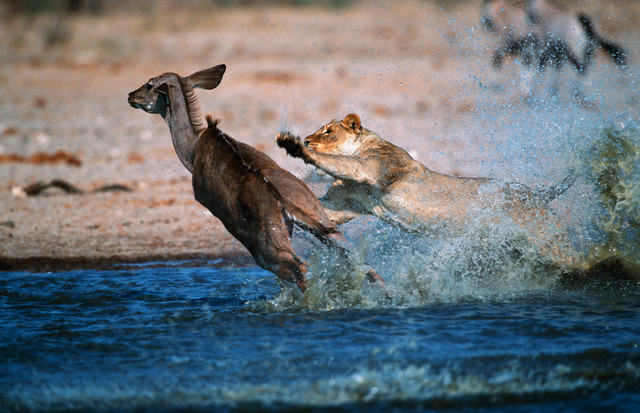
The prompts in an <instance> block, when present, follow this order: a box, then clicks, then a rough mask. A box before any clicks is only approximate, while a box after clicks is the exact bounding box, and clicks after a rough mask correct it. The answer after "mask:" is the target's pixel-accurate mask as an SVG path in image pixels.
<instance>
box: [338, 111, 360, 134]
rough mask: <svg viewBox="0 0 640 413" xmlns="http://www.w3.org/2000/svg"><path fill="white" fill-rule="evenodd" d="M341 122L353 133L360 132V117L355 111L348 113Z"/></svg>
mask: <svg viewBox="0 0 640 413" xmlns="http://www.w3.org/2000/svg"><path fill="white" fill-rule="evenodd" d="M342 123H343V124H344V125H345V126H346V127H348V128H349V129H351V130H352V131H354V132H355V133H360V130H361V129H362V126H361V125H360V118H359V117H358V115H356V114H355V113H350V114H348V115H347V117H346V118H344V120H343V121H342Z"/></svg>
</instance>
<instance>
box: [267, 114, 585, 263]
mask: <svg viewBox="0 0 640 413" xmlns="http://www.w3.org/2000/svg"><path fill="white" fill-rule="evenodd" d="M276 143H277V144H278V146H280V147H282V148H284V149H285V150H286V151H287V153H288V154H289V155H290V156H293V157H296V158H300V159H302V160H303V161H304V162H305V163H308V164H311V165H314V166H315V167H316V168H318V169H320V170H322V171H324V172H326V173H327V174H329V175H331V176H332V177H333V178H335V181H334V182H333V184H332V186H331V187H330V188H329V190H328V191H327V193H326V194H325V196H324V197H323V198H321V201H322V203H323V205H324V207H325V208H326V210H327V213H328V215H329V217H330V218H331V220H332V221H333V222H334V223H336V224H342V223H345V222H347V221H350V220H352V219H354V218H356V217H357V216H359V215H363V214H369V215H374V216H376V217H378V218H379V219H381V220H382V221H384V222H387V223H389V224H392V225H394V226H399V227H401V228H403V229H404V230H406V231H410V232H415V233H421V234H422V233H433V232H434V231H439V230H440V229H442V228H447V232H450V233H455V232H457V231H458V232H459V231H460V230H462V231H464V228H466V227H467V226H468V225H470V222H471V221H473V220H474V219H475V218H479V217H480V218H482V217H484V216H489V217H491V218H490V219H489V222H488V225H490V226H493V225H496V222H495V219H501V218H500V217H501V216H502V217H503V218H510V219H511V220H513V221H514V222H515V223H516V224H518V225H522V227H523V228H524V227H526V228H531V229H532V231H533V232H535V233H534V234H532V238H533V239H535V242H537V243H538V245H539V246H540V250H541V251H542V252H543V253H544V254H546V255H548V256H549V258H550V259H551V260H552V261H553V262H554V263H555V264H557V265H558V266H560V267H562V268H567V267H569V268H574V267H575V265H576V264H575V262H574V258H575V256H574V252H575V251H574V250H573V249H572V247H570V246H569V245H568V244H567V240H566V237H565V235H564V228H563V226H562V225H561V223H560V222H559V220H558V219H557V218H556V217H555V215H554V214H553V212H552V211H551V209H550V208H548V206H547V204H548V203H549V202H551V201H552V200H553V199H555V198H557V197H558V196H560V195H561V194H562V193H564V192H565V191H566V190H567V189H568V188H569V187H570V186H571V185H572V184H573V183H574V182H575V180H576V178H577V177H576V176H575V175H574V174H570V175H569V176H568V177H567V178H565V179H564V180H563V181H562V182H560V183H559V184H558V185H556V186H553V187H551V188H548V189H545V190H540V191H533V190H531V189H529V188H528V187H526V186H525V185H522V184H519V183H515V182H504V181H500V180H497V179H491V178H474V177H458V176H453V175H446V174H442V173H438V172H435V171H432V170H430V169H428V168H427V167H426V166H424V165H423V164H422V163H420V162H419V161H417V160H415V159H413V158H412V157H411V155H409V153H407V151H405V150H404V149H402V148H400V147H398V146H396V145H394V144H392V143H390V142H387V141H386V140H384V139H382V138H381V137H380V136H378V135H377V134H376V133H374V132H372V131H370V130H368V129H365V128H364V127H362V125H361V122H360V118H359V117H358V116H357V115H356V114H353V113H352V114H349V115H347V116H346V117H345V118H344V120H334V121H331V122H329V123H327V124H326V125H324V126H322V127H321V128H320V129H319V130H318V131H317V132H315V133H313V134H312V135H309V136H307V137H306V138H305V139H304V141H303V140H301V139H300V138H299V137H296V136H293V135H291V134H289V133H288V132H282V133H280V134H278V136H277V137H276ZM440 233H441V232H440Z"/></svg>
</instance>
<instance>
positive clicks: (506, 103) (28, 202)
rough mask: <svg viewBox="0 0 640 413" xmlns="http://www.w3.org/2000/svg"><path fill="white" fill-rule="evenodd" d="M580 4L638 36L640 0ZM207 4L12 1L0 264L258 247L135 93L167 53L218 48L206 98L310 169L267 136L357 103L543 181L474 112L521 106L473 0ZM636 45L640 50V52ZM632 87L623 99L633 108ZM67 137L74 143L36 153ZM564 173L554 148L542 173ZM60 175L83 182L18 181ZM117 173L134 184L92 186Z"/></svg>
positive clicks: (357, 107) (191, 58) (191, 255)
mask: <svg viewBox="0 0 640 413" xmlns="http://www.w3.org/2000/svg"><path fill="white" fill-rule="evenodd" d="M582 6H583V9H585V10H587V11H588V12H590V13H591V14H592V15H593V16H595V19H596V21H597V22H598V24H599V27H600V28H601V30H603V31H606V33H607V34H608V35H609V36H612V37H614V38H616V39H617V40H618V41H620V42H622V43H623V44H626V45H630V46H633V45H637V44H639V43H638V39H639V37H640V36H639V34H638V32H637V30H636V23H635V22H637V21H639V19H640V4H636V3H635V2H631V1H630V2H616V6H614V8H612V9H605V7H604V6H602V5H600V3H599V2H595V1H593V2H591V1H588V2H584V4H583V5H582ZM200 7H201V8H198V9H195V10H189V11H182V12H179V13H174V12H172V13H169V12H168V10H166V9H164V8H163V7H162V6H156V7H155V8H153V9H151V10H143V11H138V12H137V13H133V14H131V13H125V12H124V11H122V10H120V11H118V10H115V11H111V12H109V13H107V14H106V15H104V16H86V15H84V16H83V15H80V16H73V17H60V16H50V15H40V16H36V17H32V18H29V19H27V18H20V17H18V18H16V19H13V20H12V21H10V22H8V23H7V24H6V25H3V27H2V28H1V29H0V35H1V39H2V44H4V45H8V47H6V48H3V49H2V50H0V62H1V66H0V81H1V82H2V85H3V86H2V88H3V99H2V101H1V102H0V108H1V110H0V155H3V156H0V160H1V162H0V270H35V271H47V270H52V269H61V268H62V269H67V268H78V267H98V268H107V267H111V266H113V265H114V264H118V263H127V262H141V261H164V260H181V259H197V260H207V261H210V262H211V263H212V265H216V263H217V264H218V265H229V264H231V263H233V264H237V265H245V264H250V263H252V259H251V257H250V256H249V255H248V254H247V252H246V250H245V249H244V248H243V247H242V245H240V244H239V243H238V242H237V241H235V240H234V239H232V237H230V236H229V235H228V234H227V233H226V231H225V230H224V228H223V227H222V225H221V224H220V222H219V221H218V220H216V219H214V218H213V217H211V214H210V213H209V212H208V211H207V210H205V209H204V208H203V207H201V206H200V205H199V204H197V203H196V201H195V200H194V199H193V194H192V189H191V183H190V176H189V174H188V172H187V171H186V170H185V169H184V168H183V167H182V165H181V164H180V163H179V161H178V159H177V157H176V156H175V153H174V152H173V148H172V146H171V142H170V137H169V132H168V129H167V127H166V125H165V124H164V123H163V122H162V120H161V118H160V117H158V116H150V115H148V114H145V113H143V112H142V111H136V110H134V109H132V108H131V107H129V106H128V105H127V102H126V98H127V93H128V92H129V91H131V90H133V89H135V88H137V87H138V86H140V85H141V84H143V83H144V82H146V80H147V79H148V78H150V77H152V76H155V75H157V74H160V73H162V72H165V71H174V72H177V73H180V74H182V75H188V74H190V73H192V72H195V71H197V70H200V69H203V68H206V67H210V66H213V65H216V64H219V63H226V64H227V66H228V71H227V74H226V75H225V78H224V79H223V81H222V84H221V85H220V87H219V88H218V89H216V90H215V91H212V92H204V91H203V92H200V93H199V96H200V101H201V104H202V105H203V108H204V112H205V113H212V114H213V115H214V116H215V117H218V118H220V119H221V121H222V122H221V128H222V129H223V130H225V131H226V132H228V133H229V134H230V135H232V136H234V137H235V138H237V139H239V140H243V141H244V142H247V143H249V144H252V145H254V146H256V147H257V148H259V149H261V150H263V151H265V152H266V153H267V154H269V155H270V156H272V157H273V158H274V159H275V160H276V161H277V162H278V163H280V164H281V165H282V166H284V167H285V168H287V169H289V170H291V171H293V172H294V173H296V174H297V175H298V176H300V177H305V176H306V174H307V173H308V172H309V169H308V168H307V167H305V166H304V165H303V164H302V163H301V162H299V161H297V160H293V159H291V158H287V157H286V156H285V154H284V152H283V151H282V150H279V149H278V148H277V147H276V146H275V144H274V143H273V141H274V137H275V134H276V133H277V131H278V130H279V128H282V127H284V126H286V127H288V128H290V129H291V130H292V131H293V132H294V133H299V134H302V135H305V134H309V133H311V132H313V131H314V130H316V129H317V128H318V127H319V126H321V125H322V124H323V123H325V122H327V121H329V120H331V119H333V118H339V117H343V116H345V115H346V114H347V113H349V112H356V113H358V114H359V115H360V116H361V118H362V120H363V124H364V125H365V126H366V127H368V128H369V129H372V130H375V131H377V132H379V133H380V134H381V135H382V136H385V137H388V138H389V139H391V140H393V141H394V142H396V143H397V144H399V145H401V146H403V147H405V148H407V149H408V150H409V151H411V153H413V154H415V155H416V157H417V158H418V159H420V160H421V161H423V162H424V163H425V164H427V165H429V166H430V167H431V168H433V169H435V170H438V171H442V172H448V173H458V174H465V175H486V174H491V175H492V176H497V177H500V178H509V179H517V180H524V181H525V183H527V184H537V183H538V181H536V179H537V178H538V176H532V177H519V176H514V174H516V173H517V171H515V172H514V170H513V169H509V168H506V167H505V166H504V162H505V160H504V159H497V158H496V153H495V151H494V148H495V145H496V144H497V143H499V141H500V139H502V138H500V137H496V136H495V135H493V134H482V133H478V129H473V128H470V125H474V124H476V120H477V119H478V116H479V110H478V108H480V107H482V114H483V119H486V118H487V116H492V115H491V114H489V115H487V111H489V112H491V111H495V116H496V117H499V113H501V112H504V111H505V110H510V109H509V108H513V107H517V108H519V109H518V110H523V108H524V110H526V108H525V107H524V106H523V103H522V102H520V101H519V100H518V97H517V96H515V95H514V94H512V93H509V82H510V80H509V79H512V78H514V77H515V76H517V74H516V71H515V68H513V67H511V66H509V65H507V67H506V68H505V70H503V71H502V72H495V71H493V70H492V69H491V68H490V67H489V64H488V60H489V56H490V47H491V44H492V40H491V39H490V37H489V36H487V34H486V33H484V32H482V31H481V28H480V25H479V10H478V7H477V2H475V1H469V2H459V3H456V5H455V6H453V7H449V8H441V7H440V6H439V3H425V2H418V1H402V2H393V3H391V2H364V1H363V2H355V3H353V4H352V5H351V6H349V7H348V8H344V9H330V8H298V9H296V8H288V7H265V8H225V9H215V8H213V7H212V6H209V7H207V8H202V6H200ZM55 30H62V31H63V33H64V36H65V37H64V41H61V42H53V41H52V40H51V39H50V35H51V33H53V32H54V31H55ZM52 42H53V43H52ZM630 49H631V50H630V54H631V59H632V62H634V61H638V59H637V56H636V54H635V51H634V50H633V47H630ZM592 76H594V79H596V81H597V79H598V76H599V77H601V78H605V79H615V80H613V82H614V83H615V84H616V87H618V88H620V89H621V90H624V88H625V83H624V82H625V81H627V80H625V78H620V75H619V74H618V71H617V69H616V68H611V67H605V68H602V69H599V70H598V71H596V73H595V74H594V75H592ZM592 80H593V79H592ZM487 85H488V87H489V89H491V90H497V91H498V92H491V93H492V102H493V103H492V105H490V106H489V107H488V108H487V107H485V106H483V105H482V103H481V101H483V100H486V96H485V95H484V93H485V91H486V87H487ZM638 102H639V99H636V100H635V101H632V100H630V99H627V100H626V101H625V105H631V106H633V105H635V106H633V107H631V110H635V112H636V113H638V112H639V111H638V106H639V103H638ZM601 110H604V109H601ZM603 116H606V114H605V113H603ZM285 123H286V125H285ZM61 150H62V151H64V152H65V153H67V154H69V155H70V159H71V158H72V159H75V160H76V161H75V162H70V161H69V159H66V160H65V159H61V160H57V161H56V160H55V159H53V158H52V159H48V158H47V157H46V156H45V157H42V156H40V157H39V158H38V157H37V156H34V155H35V154H54V153H55V152H56V151H61ZM501 162H502V163H501ZM563 173H565V170H564V169H563V168H561V167H560V166H559V167H558V168H557V169H556V170H551V171H549V175H550V176H549V177H548V179H549V181H552V180H553V179H556V178H557V177H559V176H562V174H563ZM54 178H55V179H63V180H65V181H67V182H70V183H72V184H73V185H75V186H77V187H79V188H81V189H82V190H83V191H85V193H84V194H79V195H74V194H67V193H65V192H63V191H60V190H59V189H50V190H48V191H46V192H45V193H43V194H41V195H39V196H26V195H25V194H24V193H22V192H21V191H20V188H23V187H25V186H27V185H29V184H31V183H33V182H36V181H38V180H46V179H54ZM519 178H522V179H519ZM527 179H529V181H527ZM114 183H117V184H121V185H125V186H127V187H128V188H130V189H131V191H128V192H123V191H116V192H97V193H93V192H91V191H92V190H93V189H96V188H98V187H100V186H103V185H107V184H114ZM542 183H543V184H545V183H547V182H542ZM318 195H321V192H320V193H318Z"/></svg>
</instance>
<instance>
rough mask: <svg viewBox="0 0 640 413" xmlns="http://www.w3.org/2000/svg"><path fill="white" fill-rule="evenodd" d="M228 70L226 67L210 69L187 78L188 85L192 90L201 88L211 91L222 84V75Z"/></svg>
mask: <svg viewBox="0 0 640 413" xmlns="http://www.w3.org/2000/svg"><path fill="white" fill-rule="evenodd" d="M225 70H227V66H226V65H218V66H214V67H212V68H210V69H205V70H201V71H199V72H196V73H194V74H192V75H191V76H187V77H186V78H185V80H186V82H187V85H188V86H189V87H191V88H201V89H207V90H211V89H214V88H215V87H216V86H218V85H219V84H220V81H221V80H222V75H224V72H225Z"/></svg>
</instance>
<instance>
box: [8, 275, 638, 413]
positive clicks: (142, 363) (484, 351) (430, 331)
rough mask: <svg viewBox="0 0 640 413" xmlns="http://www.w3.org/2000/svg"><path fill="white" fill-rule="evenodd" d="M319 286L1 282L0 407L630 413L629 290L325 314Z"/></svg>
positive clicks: (184, 278) (569, 289) (339, 306)
mask: <svg viewBox="0 0 640 413" xmlns="http://www.w3.org/2000/svg"><path fill="white" fill-rule="evenodd" d="M354 277H355V281H354V282H353V283H354V285H359V282H360V281H359V279H358V277H356V276H354ZM390 284H393V281H390ZM358 288H360V289H365V290H367V289H369V288H370V286H367V285H364V284H363V286H362V287H358ZM314 289H316V290H318V291H315V292H314ZM322 289H327V287H325V284H319V283H318V282H315V283H312V286H311V288H310V290H309V291H308V292H307V294H308V296H307V294H305V297H300V295H299V293H298V292H297V291H296V290H295V289H294V288H293V287H291V286H282V285H281V284H280V283H279V282H278V281H277V280H276V279H275V277H274V276H273V275H272V274H270V273H268V272H265V271H263V270H261V269H258V268H240V269H233V268H229V269H219V268H208V267H206V266H200V267H195V268H193V267H189V268H186V267H184V266H183V265H182V263H169V265H165V266H164V267H155V266H127V267H123V268H122V269H121V270H117V271H73V272H62V273H42V274H32V273H4V274H3V275H2V277H1V280H0V320H1V325H2V329H1V330H0V331H1V332H0V343H1V344H0V367H1V368H0V371H1V373H0V395H1V396H0V410H22V411H42V410H47V411H51V410H65V411H87V410H108V411H113V410H117V411H140V410H143V411H144V410H154V411H155V410H158V409H166V410H179V409H195V410H199V409H202V410H213V411H237V410H253V409H258V410H263V409H267V410H270V411H298V410H299V409H301V408H312V409H317V410H331V411H371V409H378V410H384V411H412V410H414V409H415V408H423V409H424V408H427V409H432V410H449V409H454V410H455V409H465V410H467V409H471V410H477V411H483V410H487V411H489V410H491V411H495V410H496V409H497V410H502V411H542V410H549V409H554V410H563V411H589V410H590V411H601V410H605V409H607V410H608V411H631V410H632V409H634V408H635V407H637V406H638V405H639V403H640V348H639V343H640V330H639V329H638V326H639V325H640V286H639V285H638V283H637V282H634V281H624V280H617V281H615V280H600V281H598V282H595V281H594V282H593V283H585V284H579V285H576V284H575V283H573V284H569V283H563V282H562V281H559V282H557V283H556V284H554V285H553V286H551V287H549V288H545V289H535V288H534V289H532V288H531V287H530V285H529V284H527V283H525V285H524V287H523V288H522V289H520V290H519V291H515V290H514V289H513V288H510V289H509V290H508V291H507V292H503V293H502V294H494V295H487V294H482V293H480V294H479V295H478V297H474V296H473V294H468V293H467V292H465V293H464V294H462V295H451V294H450V293H449V292H447V293H446V294H445V293H441V294H440V295H438V294H435V295H434V296H433V297H432V298H430V299H422V301H420V300H414V301H411V299H408V298H406V297H405V299H403V300H400V298H398V297H394V298H393V299H391V300H389V299H385V298H384V297H381V296H380V295H379V294H377V293H375V291H374V292H371V291H369V292H368V293H367V294H368V295H366V294H364V295H366V296H367V297H368V299H367V300H364V299H362V294H361V298H360V299H358V300H356V301H354V302H349V300H346V301H345V300H342V301H340V300H338V299H335V300H334V301H332V304H331V305H329V304H327V303H328V302H329V301H327V300H326V298H322V297H324V296H325V295H326V294H327V291H322V292H321V291H320V290H322ZM329 290H330V288H329ZM400 294H401V293H400ZM329 295H331V294H329ZM314 297H315V298H314ZM314 300H317V301H319V302H321V303H320V304H318V305H315V304H314V303H313V301H314ZM399 303H402V304H399ZM314 305H315V306H316V308H315V309H314ZM611 409H613V410H611Z"/></svg>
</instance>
